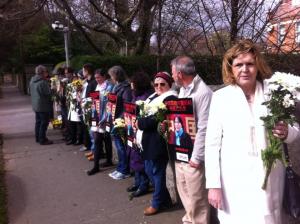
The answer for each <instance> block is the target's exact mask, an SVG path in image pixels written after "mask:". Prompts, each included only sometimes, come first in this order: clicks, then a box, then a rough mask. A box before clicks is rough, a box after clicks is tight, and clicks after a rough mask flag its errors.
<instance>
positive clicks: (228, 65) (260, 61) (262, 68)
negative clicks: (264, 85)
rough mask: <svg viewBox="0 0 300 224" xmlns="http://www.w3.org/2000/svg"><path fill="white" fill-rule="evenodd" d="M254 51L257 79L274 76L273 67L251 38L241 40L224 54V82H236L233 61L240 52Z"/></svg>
mask: <svg viewBox="0 0 300 224" xmlns="http://www.w3.org/2000/svg"><path fill="white" fill-rule="evenodd" d="M247 53H252V54H253V56H254V58H255V63H256V67H257V76H256V79H257V80H259V81H262V80H264V79H267V78H270V77H271V76H272V71H271V68H270V67H269V66H268V65H267V63H266V61H265V59H264V57H263V55H262V54H261V53H260V52H259V48H258V47H257V46H256V45H255V44H254V43H253V42H252V41H251V40H249V39H244V40H240V41H239V42H237V43H236V44H235V45H233V46H232V47H231V48H230V49H228V50H227V51H226V53H225V55H224V58H223V62H222V76H223V82H224V84H236V81H235V78H234V76H233V73H232V62H233V60H234V59H235V58H237V57H238V56H239V55H240V54H247Z"/></svg>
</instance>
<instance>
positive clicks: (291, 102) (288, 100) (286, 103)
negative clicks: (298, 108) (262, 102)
mask: <svg viewBox="0 0 300 224" xmlns="http://www.w3.org/2000/svg"><path fill="white" fill-rule="evenodd" d="M282 105H283V106H284V107H285V108H289V107H290V106H295V101H294V100H293V99H292V98H291V95H290V94H286V95H285V96H284V98H283V102H282Z"/></svg>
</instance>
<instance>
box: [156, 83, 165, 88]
mask: <svg viewBox="0 0 300 224" xmlns="http://www.w3.org/2000/svg"><path fill="white" fill-rule="evenodd" d="M158 86H161V87H165V86H166V83H164V82H160V83H154V87H158Z"/></svg>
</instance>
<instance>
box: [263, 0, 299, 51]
mask: <svg viewBox="0 0 300 224" xmlns="http://www.w3.org/2000/svg"><path fill="white" fill-rule="evenodd" d="M268 16H269V21H270V22H269V24H268V36H267V45H268V49H269V51H271V52H273V53H300V0H282V1H280V2H279V3H278V4H277V6H276V7H275V8H274V10H273V11H272V12H270V13H269V15H268Z"/></svg>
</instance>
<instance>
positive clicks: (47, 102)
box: [30, 65, 53, 145]
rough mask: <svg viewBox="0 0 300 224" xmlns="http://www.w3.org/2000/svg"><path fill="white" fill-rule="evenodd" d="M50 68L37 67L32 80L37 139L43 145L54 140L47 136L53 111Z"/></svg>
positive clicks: (31, 92)
mask: <svg viewBox="0 0 300 224" xmlns="http://www.w3.org/2000/svg"><path fill="white" fill-rule="evenodd" d="M48 76H49V74H48V70H47V68H46V67H45V66H43V65H38V66H37V67H36V68H35V76H33V77H32V78H31V80H30V94H31V103H32V109H33V111H34V112H35V140H36V142H39V143H40V144H41V145H49V144H52V143H53V142H52V141H50V140H49V139H48V138H47V137H46V132H47V128H48V124H49V120H50V113H51V111H52V101H51V90H50V87H49V83H48V81H47V78H48Z"/></svg>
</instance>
